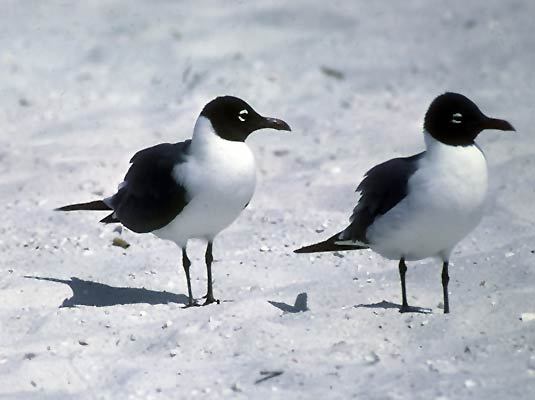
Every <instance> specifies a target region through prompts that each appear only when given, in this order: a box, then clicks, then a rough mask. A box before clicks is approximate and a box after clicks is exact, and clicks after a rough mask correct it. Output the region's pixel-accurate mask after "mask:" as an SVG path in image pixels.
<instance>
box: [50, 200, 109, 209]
mask: <svg viewBox="0 0 535 400" xmlns="http://www.w3.org/2000/svg"><path fill="white" fill-rule="evenodd" d="M109 210H111V208H110V207H109V206H108V205H107V204H106V203H104V202H103V201H102V200H95V201H90V202H88V203H77V204H69V205H67V206H63V207H58V208H55V209H54V211H109Z"/></svg>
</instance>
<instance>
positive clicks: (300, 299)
mask: <svg viewBox="0 0 535 400" xmlns="http://www.w3.org/2000/svg"><path fill="white" fill-rule="evenodd" d="M307 300H308V296H307V294H306V293H299V294H298V295H297V297H296V298H295V303H294V305H293V306H292V305H290V304H286V303H280V302H278V301H269V300H268V303H269V304H271V305H272V306H274V307H277V308H278V309H279V310H282V311H284V312H287V313H299V312H304V311H308V310H309V308H308V306H307Z"/></svg>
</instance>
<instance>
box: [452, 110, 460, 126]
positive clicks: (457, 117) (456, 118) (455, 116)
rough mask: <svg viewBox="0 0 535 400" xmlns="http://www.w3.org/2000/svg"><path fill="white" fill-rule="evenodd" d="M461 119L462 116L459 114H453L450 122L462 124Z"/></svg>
mask: <svg viewBox="0 0 535 400" xmlns="http://www.w3.org/2000/svg"><path fill="white" fill-rule="evenodd" d="M462 117H463V115H462V114H461V113H455V114H453V116H452V119H451V122H453V123H454V124H460V123H461V122H462V121H461V118H462Z"/></svg>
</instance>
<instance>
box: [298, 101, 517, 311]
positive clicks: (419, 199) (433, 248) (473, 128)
mask: <svg viewBox="0 0 535 400" xmlns="http://www.w3.org/2000/svg"><path fill="white" fill-rule="evenodd" d="M484 129H498V130H502V131H514V130H515V129H514V128H513V126H512V125H511V124H510V123H509V122H507V121H504V120H500V119H495V118H489V117H487V116H485V115H484V114H483V113H482V112H481V111H480V110H479V108H478V107H477V106H476V105H475V104H474V103H473V102H472V101H471V100H469V99H468V98H466V97H465V96H463V95H461V94H457V93H445V94H443V95H441V96H438V97H437V98H436V99H435V100H433V102H432V103H431V105H430V106H429V109H428V111H427V113H426V115H425V120H424V139H425V145H426V151H424V152H422V153H420V154H416V155H414V156H412V157H406V158H394V159H392V160H389V161H386V162H384V163H382V164H379V165H377V166H375V167H373V168H372V169H371V170H369V171H368V172H367V173H366V176H365V178H364V180H363V181H362V182H361V183H360V185H359V186H358V187H357V192H360V199H359V201H358V203H357V205H356V207H355V208H354V210H353V214H352V215H351V218H350V224H349V226H348V227H347V228H346V229H344V230H343V231H342V232H339V233H337V234H336V235H334V236H332V237H330V238H329V239H327V240H325V241H323V242H320V243H317V244H313V245H310V246H306V247H303V248H301V249H298V250H295V252H296V253H316V252H325V251H340V250H359V249H368V248H371V249H372V250H373V251H375V252H377V253H379V254H380V255H381V256H383V257H385V258H388V259H390V260H399V274H400V278H401V293H402V299H403V304H402V306H401V308H400V311H401V312H406V311H416V308H412V307H409V305H408V303H407V293H406V289H405V272H406V270H407V266H406V265H405V261H414V260H421V259H424V258H427V257H438V258H439V259H440V260H441V261H442V263H443V265H442V288H443V291H444V313H448V312H449V301H448V281H449V275H448V263H449V260H450V255H451V253H452V250H453V248H454V247H455V245H456V244H457V243H458V242H459V241H460V240H461V239H463V238H464V237H465V236H466V235H467V234H468V233H469V232H470V231H472V230H473V229H474V228H475V227H476V226H477V224H478V223H479V221H480V220H481V218H482V216H483V205H484V202H485V198H486V196H487V162H486V160H485V156H484V154H483V152H482V151H481V149H480V148H479V146H478V145H477V144H476V143H475V142H474V140H475V138H476V137H477V135H478V134H479V133H480V132H481V131H483V130H484Z"/></svg>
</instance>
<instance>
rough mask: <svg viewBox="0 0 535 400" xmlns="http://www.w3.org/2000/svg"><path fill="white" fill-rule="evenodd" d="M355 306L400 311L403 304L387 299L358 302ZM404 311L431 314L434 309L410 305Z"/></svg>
mask: <svg viewBox="0 0 535 400" xmlns="http://www.w3.org/2000/svg"><path fill="white" fill-rule="evenodd" d="M354 307H355V308H382V309H383V310H387V309H389V308H397V309H398V310H399V312H401V304H397V303H392V302H390V301H386V300H383V301H380V302H379V303H370V304H358V305H356V306H354ZM403 312H404V313H417V314H431V313H432V312H433V310H432V309H430V308H424V307H413V306H409V308H408V309H407V310H405V311H403Z"/></svg>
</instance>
